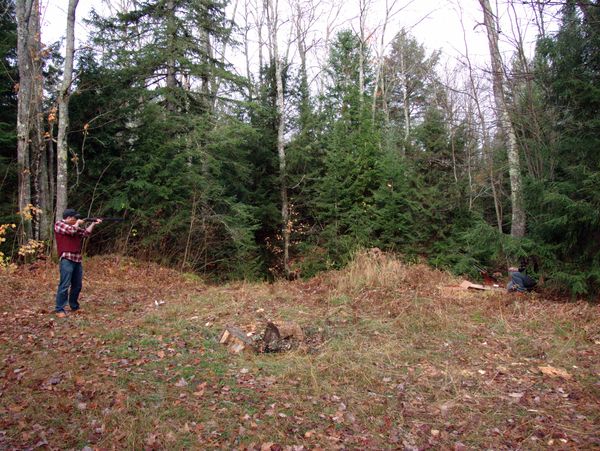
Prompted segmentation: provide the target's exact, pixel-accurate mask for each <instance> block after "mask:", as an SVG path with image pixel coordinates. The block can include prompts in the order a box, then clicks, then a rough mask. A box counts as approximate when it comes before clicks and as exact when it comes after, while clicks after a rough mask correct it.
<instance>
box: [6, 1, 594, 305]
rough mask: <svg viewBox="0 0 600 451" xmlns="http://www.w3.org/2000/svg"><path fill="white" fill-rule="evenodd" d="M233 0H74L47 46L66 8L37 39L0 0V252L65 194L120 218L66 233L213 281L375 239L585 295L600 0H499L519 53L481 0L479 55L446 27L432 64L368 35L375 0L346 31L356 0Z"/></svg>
mask: <svg viewBox="0 0 600 451" xmlns="http://www.w3.org/2000/svg"><path fill="white" fill-rule="evenodd" d="M233 1H234V2H235V3H232V4H226V3H225V2H220V1H212V0H186V1H183V0H145V1H140V2H133V3H132V4H130V5H129V6H128V7H127V8H125V7H124V6H123V7H120V6H119V7H118V6H116V5H114V6H113V7H112V8H109V9H107V10H106V11H103V12H102V13H100V12H98V13H96V12H94V13H92V14H91V16H90V17H89V18H87V20H88V21H89V27H90V29H91V30H92V31H91V34H90V35H89V36H87V39H88V41H89V42H88V44H87V45H85V46H79V47H78V48H77V49H75V52H74V59H73V61H72V62H70V61H69V59H70V58H71V57H72V54H71V51H72V47H71V49H70V47H69V42H70V39H69V33H68V31H69V27H68V24H67V22H65V23H64V24H60V26H61V27H63V28H64V29H65V35H66V36H67V41H66V44H67V45H66V49H67V51H66V55H63V56H60V54H59V52H58V49H59V48H60V46H59V45H58V43H46V42H43V34H42V35H41V36H42V38H41V39H42V40H40V32H39V27H40V20H39V14H40V7H41V6H40V4H39V1H38V0H16V1H15V0H0V22H1V27H0V46H1V47H2V65H1V66H0V102H1V108H0V144H1V147H0V152H1V153H0V187H1V190H0V227H2V228H0V240H4V241H3V242H2V243H0V246H2V247H1V248H0V251H2V254H0V259H1V260H2V264H3V265H6V264H7V263H8V262H17V263H18V262H23V261H28V260H31V259H33V258H36V257H40V256H41V255H43V254H48V253H49V252H50V249H51V233H50V229H49V227H50V225H51V223H52V220H53V219H54V218H55V217H56V216H57V213H58V214H59V215H60V211H59V212H57V211H56V209H57V208H58V209H59V210H62V208H64V206H66V205H68V206H69V207H73V208H77V209H79V210H80V211H81V212H82V213H85V214H86V215H87V214H89V215H94V216H118V217H123V218H126V219H127V221H126V222H124V223H123V224H122V225H121V224H103V225H102V227H99V228H98V229H97V235H98V237H97V238H98V239H96V240H94V241H93V242H90V243H89V245H88V247H87V251H88V253H123V254H127V255H133V256H137V257H141V258H146V259H149V260H154V261H159V262H161V263H164V264H168V265H171V266H174V267H177V268H181V269H183V270H186V271H193V272H198V273H202V274H205V275H207V276H210V277H211V278H215V279H218V280H223V279H228V278H281V277H287V278H295V277H298V276H300V277H307V276H311V275H314V274H316V273H317V272H319V271H321V270H324V269H328V268H336V267H341V266H343V265H345V264H346V263H347V262H348V261H349V259H350V258H351V256H352V255H353V254H354V252H356V251H357V250H358V249H360V248H371V247H378V248H380V249H382V250H384V251H390V252H395V253H397V254H399V255H401V256H402V257H403V258H405V259H406V260H408V261H415V260H426V261H427V262H428V263H429V264H431V265H433V266H436V267H441V268H446V269H450V270H452V271H454V272H456V273H460V274H469V273H471V274H474V272H475V266H483V267H487V268H489V269H490V270H505V269H506V267H507V266H508V265H509V264H514V263H515V262H518V261H520V260H523V261H525V262H526V263H527V264H528V265H529V269H530V272H532V273H534V275H535V276H537V277H538V278H543V282H544V286H545V287H547V288H549V289H553V290H556V291H559V292H562V293H565V294H570V295H573V296H587V297H594V296H597V294H598V292H599V291H600V252H599V251H600V152H598V149H600V114H599V111H600V2H598V1H594V0H585V1H573V0H565V1H564V2H559V3H560V4H558V5H557V2H547V1H541V0H538V1H534V2H518V3H526V5H524V6H522V5H521V7H522V8H529V11H530V12H531V14H532V17H534V18H535V19H536V22H535V24H536V26H537V40H536V45H535V52H534V53H533V56H529V55H528V53H527V51H526V49H525V47H524V46H525V44H524V42H525V41H524V36H523V35H522V34H521V32H520V30H518V27H516V30H515V29H513V31H515V38H513V39H511V40H510V41H511V44H512V47H511V50H510V51H509V52H506V51H504V52H502V53H501V52H500V51H499V47H498V46H499V44H498V39H499V38H500V39H502V38H503V34H502V33H500V30H498V29H497V24H498V22H497V21H498V16H499V12H498V11H495V10H493V8H492V7H491V6H490V4H489V2H488V1H484V0H480V2H478V3H479V4H478V5H477V7H478V8H479V12H480V24H479V25H478V26H479V27H482V28H485V36H486V39H488V43H489V49H490V58H488V60H487V62H486V63H485V64H479V65H478V63H476V62H475V61H474V60H473V58H472V57H471V56H470V53H469V48H468V45H465V51H464V54H463V56H462V58H460V59H459V60H457V61H454V62H453V64H452V65H451V64H449V63H448V62H445V60H444V59H443V54H442V53H441V52H440V51H431V50H428V49H427V48H426V47H425V45H424V44H423V43H421V42H419V41H418V39H417V38H416V37H415V36H413V35H412V34H411V31H410V28H408V27H407V28H402V29H401V30H400V31H398V32H397V33H396V34H395V36H389V37H388V36H386V33H390V30H391V29H392V27H391V26H390V24H392V23H397V22H398V17H401V11H402V5H399V4H396V3H394V4H393V5H391V6H389V9H388V10H387V11H386V14H385V19H384V20H383V22H382V23H381V24H379V26H377V27H369V26H367V22H368V19H369V15H374V14H375V11H373V10H372V5H371V4H370V3H369V2H368V1H364V0H360V1H359V2H358V4H357V5H355V6H356V10H357V11H358V12H357V15H356V18H354V19H353V20H352V21H346V22H345V25H337V26H333V25H334V24H333V22H328V23H327V24H325V26H324V25H323V24H322V23H320V21H322V20H323V18H327V19H326V20H328V21H329V20H332V21H333V20H334V18H335V17H336V14H339V8H340V6H339V5H338V6H337V8H338V9H337V10H336V6H335V5H334V6H328V5H322V4H320V5H316V4H313V3H311V2H300V1H296V0H290V1H289V2H286V3H285V5H284V4H283V3H280V2H278V1H276V0H266V1H265V2H264V4H263V3H261V2H253V1H251V0H246V1H244V2H241V1H239V0H233ZM124 3H126V2H124ZM473 3H477V2H473ZM512 3H513V2H507V3H506V4H505V5H503V8H504V7H505V8H508V9H511V8H512V11H516V10H515V7H514V5H512ZM515 3H517V2H515ZM69 6H70V8H72V9H73V11H75V8H76V7H77V2H76V1H71V2H70V5H69ZM327 8H329V9H328V10H327ZM394 8H395V9H394ZM377 13H378V14H381V11H377ZM398 13H400V15H399V16H395V14H398ZM550 13H551V14H550ZM392 17H394V18H393V19H392ZM550 22H551V23H552V24H553V25H554V28H555V29H556V31H552V32H550V31H548V29H549V28H550V27H549V26H548V24H549V23H550ZM53 26H59V24H53ZM317 26H319V27H321V29H320V30H321V31H320V32H319V33H315V30H316V29H317ZM463 27H464V28H469V27H471V25H470V24H464V25H463ZM324 28H325V29H326V31H325V32H323V31H322V30H323V29H324ZM71 32H72V30H71ZM75 33H77V31H75ZM316 36H318V39H317V37H316ZM482 36H483V35H482ZM71 39H72V36H71ZM388 41H389V42H388ZM465 44H466V41H465ZM70 55H71V56H70ZM57 174H58V175H57ZM12 224H15V227H11V225H12Z"/></svg>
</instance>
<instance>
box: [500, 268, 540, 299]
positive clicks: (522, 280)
mask: <svg viewBox="0 0 600 451" xmlns="http://www.w3.org/2000/svg"><path fill="white" fill-rule="evenodd" d="M525 271H526V268H525V267H524V266H521V267H519V268H515V267H512V268H508V274H509V275H510V282H508V285H507V286H506V289H507V290H508V291H509V292H511V291H518V292H519V293H525V292H527V291H531V290H532V289H533V288H534V287H535V285H536V283H537V282H536V281H535V280H533V279H532V278H531V277H529V276H528V275H527V274H526V273H525Z"/></svg>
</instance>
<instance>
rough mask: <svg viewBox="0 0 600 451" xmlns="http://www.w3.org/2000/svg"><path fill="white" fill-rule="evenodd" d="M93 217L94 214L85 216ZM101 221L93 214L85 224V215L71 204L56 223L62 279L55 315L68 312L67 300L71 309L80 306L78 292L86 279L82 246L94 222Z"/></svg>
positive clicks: (61, 315) (59, 285)
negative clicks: (82, 262)
mask: <svg viewBox="0 0 600 451" xmlns="http://www.w3.org/2000/svg"><path fill="white" fill-rule="evenodd" d="M86 219H88V220H89V219H91V218H86ZM101 222H102V219H101V218H93V222H92V223H91V224H90V225H88V226H87V227H86V228H83V227H82V226H83V224H84V223H85V219H82V218H81V215H80V214H79V213H77V212H76V211H75V210H73V209H72V208H67V209H66V210H65V211H64V212H63V219H62V220H61V221H58V222H57V223H56V224H55V225H54V234H55V236H56V248H57V250H58V257H59V259H60V261H59V267H60V281H59V282H58V289H57V291H56V308H55V312H56V316H57V317H59V318H64V317H65V316H66V312H65V306H66V305H67V302H68V303H69V307H70V308H71V311H72V312H76V311H78V310H79V301H78V299H79V293H80V292H81V286H82V282H83V267H82V264H81V261H82V256H81V248H82V245H83V239H84V238H86V237H88V236H90V235H91V234H92V230H94V226H95V225H96V224H100V223H101Z"/></svg>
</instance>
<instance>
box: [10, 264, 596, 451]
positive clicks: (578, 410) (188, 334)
mask: <svg viewBox="0 0 600 451" xmlns="http://www.w3.org/2000/svg"><path fill="white" fill-rule="evenodd" d="M84 267H85V279H84V290H83V292H82V296H81V303H82V313H81V314H77V315H69V316H68V317H67V318H65V319H59V318H56V317H55V316H54V315H53V314H52V307H53V297H54V291H55V288H56V283H57V278H58V274H57V267H56V264H54V263H52V262H48V263H38V264H37V265H32V266H24V267H20V268H18V269H17V270H16V271H13V272H10V273H9V272H1V273H0V284H1V286H2V290H1V294H0V449H35V448H42V449H76V450H81V449H85V450H86V451H89V450H92V449H103V450H104V449H132V450H140V449H169V450H170V449H253V450H254V449H256V450H279V449H289V450H303V449H407V450H417V449H419V450H421V449H436V450H437V449H448V450H466V449H511V450H512V449H592V448H600V433H599V431H600V408H599V407H600V405H599V401H600V382H599V381H600V378H599V376H600V359H599V358H598V356H599V354H600V316H599V315H598V313H599V306H598V305H597V304H591V303H587V302H583V301H581V302H574V301H559V300H556V299H548V298H546V297H545V296H544V295H542V294H530V295H519V294H507V293H504V292H502V291H498V292H473V291H470V290H469V291H467V290H462V289H458V288H452V286H456V285H458V284H459V283H460V280H459V279H455V278H453V277H451V276H450V275H448V274H446V273H443V272H440V271H435V270H432V269H430V268H427V267H425V266H423V265H410V266H407V265H404V264H402V263H400V262H399V261H397V260H395V259H393V258H392V257H388V256H385V255H381V254H376V255H369V254H364V255H360V256H358V257H357V259H356V260H355V261H354V263H353V264H352V265H351V266H350V267H348V268H347V269H345V270H344V271H340V272H331V273H327V274H324V275H322V276H320V277H317V278H314V279H311V280H308V281H294V282H281V283H274V284H252V283H235V284H228V285H222V286H209V285H207V284H205V283H203V282H202V280H201V279H200V278H198V277H197V276H193V275H189V274H181V273H178V272H176V271H173V270H169V269H165V268H161V267H159V266H156V265H153V264H148V263H145V262H140V261H135V260H131V259H127V258H121V257H116V256H109V257H94V258H91V259H88V260H87V261H86V262H85V263H84ZM267 320H288V321H294V322H296V323H298V324H299V325H300V326H301V327H302V329H303V330H304V332H305V335H306V344H305V345H303V346H301V347H300V348H298V349H295V350H292V351H289V352H282V353H269V354H254V353H251V352H244V353H242V354H239V355H235V354H230V353H229V352H228V350H227V348H226V347H225V346H223V345H220V344H219V342H218V341H219V340H218V339H219V335H220V333H221V332H222V330H223V329H224V327H225V326H226V325H235V326H238V327H240V328H242V329H244V330H246V331H248V332H251V331H256V332H257V333H260V331H261V330H262V329H264V325H265V323H266V321H267Z"/></svg>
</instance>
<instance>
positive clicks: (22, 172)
mask: <svg viewBox="0 0 600 451" xmlns="http://www.w3.org/2000/svg"><path fill="white" fill-rule="evenodd" d="M15 10H16V15H17V59H18V67H19V91H18V101H17V171H18V178H19V181H18V183H19V188H18V190H19V192H18V197H19V200H18V204H19V205H18V207H19V212H20V218H21V224H20V233H19V243H20V244H23V243H26V242H27V241H28V240H29V239H30V238H31V237H32V227H31V220H30V219H29V216H28V215H27V214H26V212H27V211H28V210H29V208H30V205H31V167H30V146H29V135H30V130H31V111H32V108H31V104H32V101H33V97H34V96H33V94H34V93H33V59H32V56H33V55H32V54H31V52H30V51H29V44H30V41H31V38H30V36H31V34H32V33H35V31H36V30H34V26H35V23H36V21H35V20H33V16H34V15H37V14H38V10H37V8H34V1H33V0H17V1H16V3H15ZM38 23H39V22H38Z"/></svg>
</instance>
